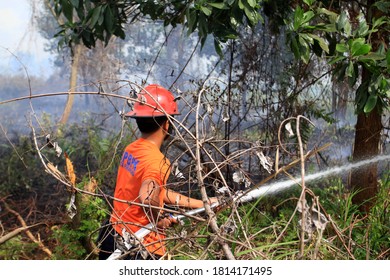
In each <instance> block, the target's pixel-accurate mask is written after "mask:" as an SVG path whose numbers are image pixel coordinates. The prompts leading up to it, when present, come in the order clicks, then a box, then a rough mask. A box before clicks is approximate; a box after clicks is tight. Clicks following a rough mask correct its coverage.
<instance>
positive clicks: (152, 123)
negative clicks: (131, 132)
mask: <svg viewBox="0 0 390 280" xmlns="http://www.w3.org/2000/svg"><path fill="white" fill-rule="evenodd" d="M135 120H136V122H137V126H138V129H139V130H140V131H141V132H142V133H153V132H156V131H157V130H158V129H159V128H160V127H161V126H162V125H163V124H164V122H165V121H167V120H168V118H167V117H166V116H160V117H151V118H136V119H135Z"/></svg>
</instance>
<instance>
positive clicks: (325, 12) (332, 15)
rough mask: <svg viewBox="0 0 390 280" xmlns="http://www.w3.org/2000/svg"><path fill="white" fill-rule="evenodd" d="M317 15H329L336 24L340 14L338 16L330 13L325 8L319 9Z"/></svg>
mask: <svg viewBox="0 0 390 280" xmlns="http://www.w3.org/2000/svg"><path fill="white" fill-rule="evenodd" d="M317 13H319V14H324V15H327V16H328V17H329V19H330V20H331V21H332V22H335V21H336V20H337V18H338V14H336V13H335V12H332V11H329V10H327V9H325V8H319V9H318V10H317Z"/></svg>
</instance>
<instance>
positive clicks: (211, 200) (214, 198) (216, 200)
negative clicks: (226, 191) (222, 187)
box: [209, 197, 218, 205]
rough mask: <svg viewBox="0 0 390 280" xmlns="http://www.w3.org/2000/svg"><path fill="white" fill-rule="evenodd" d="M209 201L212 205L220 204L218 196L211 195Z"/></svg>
mask: <svg viewBox="0 0 390 280" xmlns="http://www.w3.org/2000/svg"><path fill="white" fill-rule="evenodd" d="M209 203H210V205H213V204H218V198H217V197H210V198H209Z"/></svg>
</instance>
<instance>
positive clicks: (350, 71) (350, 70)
mask: <svg viewBox="0 0 390 280" xmlns="http://www.w3.org/2000/svg"><path fill="white" fill-rule="evenodd" d="M346 74H347V76H348V77H353V76H354V75H355V69H354V67H353V63H352V61H350V62H349V64H348V67H347V71H346Z"/></svg>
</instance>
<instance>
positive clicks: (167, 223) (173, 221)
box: [157, 217, 178, 230]
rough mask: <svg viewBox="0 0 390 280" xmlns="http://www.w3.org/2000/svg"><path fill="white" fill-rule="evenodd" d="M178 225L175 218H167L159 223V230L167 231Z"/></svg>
mask: <svg viewBox="0 0 390 280" xmlns="http://www.w3.org/2000/svg"><path fill="white" fill-rule="evenodd" d="M177 223H178V221H177V219H175V218H173V217H166V218H162V219H160V220H159V221H158V223H157V228H158V229H161V230H165V229H167V228H169V227H171V226H173V225H174V224H177Z"/></svg>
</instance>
